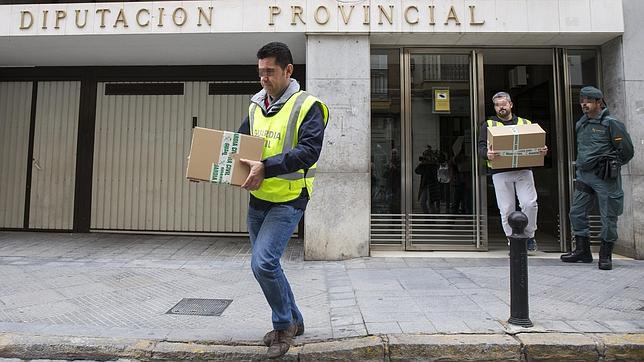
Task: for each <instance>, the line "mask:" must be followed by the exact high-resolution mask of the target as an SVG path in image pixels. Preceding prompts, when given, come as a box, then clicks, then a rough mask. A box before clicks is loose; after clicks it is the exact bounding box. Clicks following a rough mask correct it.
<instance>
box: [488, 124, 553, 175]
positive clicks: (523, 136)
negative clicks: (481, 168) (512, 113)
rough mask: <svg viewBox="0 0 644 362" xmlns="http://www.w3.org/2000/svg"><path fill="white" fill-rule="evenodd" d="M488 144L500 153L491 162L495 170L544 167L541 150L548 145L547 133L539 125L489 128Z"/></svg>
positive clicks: (489, 147)
mask: <svg viewBox="0 0 644 362" xmlns="http://www.w3.org/2000/svg"><path fill="white" fill-rule="evenodd" d="M487 144H488V149H491V150H493V151H495V152H500V155H499V156H497V157H495V158H494V160H492V161H490V167H491V168H493V169H502V168H518V167H533V166H543V156H541V155H539V149H540V148H542V147H543V146H544V145H545V144H546V132H545V131H544V130H543V128H541V126H539V125H538V124H526V125H521V126H503V127H488V128H487Z"/></svg>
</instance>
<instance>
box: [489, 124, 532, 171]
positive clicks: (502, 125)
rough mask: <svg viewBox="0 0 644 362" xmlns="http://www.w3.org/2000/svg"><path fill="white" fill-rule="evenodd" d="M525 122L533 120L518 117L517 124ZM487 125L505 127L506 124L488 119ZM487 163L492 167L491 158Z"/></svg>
mask: <svg viewBox="0 0 644 362" xmlns="http://www.w3.org/2000/svg"><path fill="white" fill-rule="evenodd" d="M524 124H532V122H530V120H527V119H525V118H521V117H517V126H522V125H524ZM487 126H488V127H504V126H505V124H503V122H499V121H495V120H492V119H488V120H487ZM485 163H486V164H487V167H490V160H486V161H485Z"/></svg>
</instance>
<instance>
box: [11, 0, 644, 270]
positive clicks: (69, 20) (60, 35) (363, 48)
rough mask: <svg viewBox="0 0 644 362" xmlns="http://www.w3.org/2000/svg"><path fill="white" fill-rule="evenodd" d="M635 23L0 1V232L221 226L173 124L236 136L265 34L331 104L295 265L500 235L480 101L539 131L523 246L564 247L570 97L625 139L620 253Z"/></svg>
mask: <svg viewBox="0 0 644 362" xmlns="http://www.w3.org/2000/svg"><path fill="white" fill-rule="evenodd" d="M642 15H644V5H642V4H641V3H640V2H639V1H637V0H397V1H382V0H362V1H360V0H307V1H304V0H240V1H237V0H212V1H183V2H174V1H159V2H138V1H130V2H75V1H65V2H60V3H59V2H53V3H52V1H28V0H4V1H3V0H0V132H1V133H0V142H1V144H0V148H1V149H2V153H1V154H0V167H2V169H3V170H4V172H3V173H2V174H1V175H0V205H1V209H0V228H1V229H5V230H63V231H76V232H91V231H108V232H146V233H147V232H155V233H156V232H158V233H207V234H213V233H214V234H221V235H243V234H244V233H245V232H246V226H245V212H246V202H247V197H248V196H247V194H246V193H245V192H243V191H241V190H239V189H237V188H234V187H231V186H218V185H211V184H203V183H202V184H192V183H189V182H187V181H186V180H185V175H184V174H185V166H186V162H185V161H186V156H187V155H188V153H189V144H190V137H191V129H192V127H194V126H195V125H197V126H202V127H210V128H218V129H226V130H236V128H237V126H238V125H239V123H240V121H241V119H242V117H243V115H244V113H245V112H246V109H247V105H248V100H249V97H250V95H251V94H253V93H255V92H256V91H258V90H259V89H260V87H261V86H260V85H259V82H258V76H257V75H256V59H255V53H256V51H257V49H258V48H259V47H260V46H261V45H263V44H265V43H267V42H269V41H282V42H285V43H287V44H288V45H289V46H290V47H291V49H292V51H293V55H294V58H295V63H296V67H295V68H296V73H295V76H294V77H295V78H296V79H298V80H299V81H300V82H301V83H302V85H303V87H304V88H305V89H306V90H308V91H310V92H311V93H313V94H315V95H317V96H319V97H320V98H321V99H323V100H325V102H326V103H327V104H328V105H329V108H330V111H331V119H330V121H329V124H328V127H327V133H326V138H325V148H324V150H323V153H322V156H321V160H320V162H319V167H318V174H317V176H316V191H315V193H314V195H313V202H311V203H310V205H309V207H308V209H307V212H306V216H305V218H304V222H303V227H301V228H300V233H301V234H302V236H303V238H304V245H305V258H306V259H309V260H320V259H322V260H335V259H345V258H351V257H359V256H366V255H369V253H370V251H371V250H405V251H415V250H478V251H486V250H489V249H493V248H495V247H496V246H497V245H498V246H499V247H500V246H501V245H503V243H504V241H503V240H504V237H503V234H502V231H501V228H500V222H499V220H498V210H497V209H496V205H495V198H494V190H493V188H492V187H491V182H489V180H488V178H487V176H486V172H485V165H484V164H483V163H482V162H481V160H480V159H479V158H477V157H476V140H477V138H478V132H479V125H480V124H481V123H482V122H484V121H485V120H486V119H487V116H490V115H492V114H493V108H492V105H491V96H492V95H493V94H494V93H496V92H497V91H500V90H505V91H508V92H509V93H510V94H511V95H512V97H513V101H514V106H515V108H514V110H515V113H517V114H518V115H520V116H522V117H525V118H529V119H531V120H532V121H533V122H536V123H539V124H540V125H541V126H542V128H543V129H544V130H545V131H546V134H547V136H546V144H547V146H548V148H549V150H550V152H549V155H548V156H547V157H546V159H545V164H544V166H543V167H539V168H535V169H534V173H535V181H536V185H537V191H538V195H539V222H538V224H539V230H538V231H537V239H538V240H539V244H540V248H541V249H542V250H546V251H553V252H556V251H565V250H568V249H569V248H570V227H569V222H568V216H567V214H568V210H569V205H570V199H571V194H572V182H573V179H574V158H575V138H574V137H575V136H574V123H575V121H576V120H577V119H578V118H579V116H580V114H581V111H580V109H579V105H578V94H579V93H578V92H579V89H581V88H582V87H583V86H585V85H597V86H599V87H601V88H602V89H603V90H604V91H605V94H606V100H607V103H608V106H609V107H610V109H611V112H612V113H613V114H615V115H617V117H618V118H620V119H622V120H623V121H624V123H625V124H626V126H627V128H628V129H629V131H630V132H631V136H632V138H633V141H634V143H635V146H636V153H635V158H634V159H633V160H632V161H631V163H630V164H629V165H628V166H626V167H624V168H623V169H622V177H623V184H624V192H625V200H626V203H625V207H624V214H623V215H622V216H621V217H620V220H619V234H620V237H619V241H618V244H617V246H616V251H617V252H619V253H622V254H626V255H629V256H634V257H637V258H640V259H641V258H642V257H643V256H644V229H642V227H641V226H640V225H642V224H643V223H642V221H644V215H643V214H642V211H641V210H643V209H644V207H643V206H644V199H642V196H640V195H643V194H644V193H642V192H641V191H642V190H641V189H642V168H644V162H643V159H642V156H641V153H640V152H638V151H640V150H641V147H642V145H643V144H644V141H642V139H643V137H642V132H644V131H641V130H640V128H641V127H638V126H637V125H638V122H639V123H641V122H642V120H643V117H644V100H643V98H642V94H644V92H642V91H643V90H644V82H643V81H644V67H643V66H642V65H641V64H640V62H638V59H640V58H641V57H642V55H644V45H642V44H644V39H642V38H643V37H644V36H642V35H640V32H638V31H637V27H638V25H637V24H638V22H637V20H638V19H639V18H640V17H641V16H642ZM421 160H422V162H421ZM421 180H422V187H423V189H425V190H427V191H426V192H424V193H422V195H419V194H420V192H419V190H420V188H421ZM421 196H422V197H421ZM591 213H592V214H596V211H594V210H593V211H591ZM592 220H593V228H592V229H593V235H596V234H597V233H598V230H599V224H598V223H599V218H598V217H597V216H593V217H592Z"/></svg>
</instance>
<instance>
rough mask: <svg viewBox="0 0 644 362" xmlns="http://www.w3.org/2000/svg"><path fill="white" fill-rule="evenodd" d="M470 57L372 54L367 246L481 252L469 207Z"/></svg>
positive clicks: (473, 187)
mask: <svg viewBox="0 0 644 362" xmlns="http://www.w3.org/2000/svg"><path fill="white" fill-rule="evenodd" d="M476 56H477V55H476V53H474V52H470V51H440V50H424V49H412V50H404V49H402V50H401V49H374V50H372V52H371V111H372V130H371V178H372V180H371V181H372V185H371V191H372V192H371V198H372V203H371V215H372V217H371V244H372V247H378V248H382V247H391V248H395V249H403V250H476V249H478V248H485V247H486V243H485V238H482V237H481V236H482V235H484V234H485V233H483V232H481V231H482V230H483V229H484V225H483V224H482V220H483V216H482V214H481V208H480V207H479V205H478V203H477V202H476V200H478V199H479V197H478V194H479V193H478V190H479V187H478V186H477V183H476V180H477V178H476V174H477V172H476V169H477V167H478V162H477V159H476V152H475V146H476V142H475V136H474V135H475V125H476V122H477V120H476V118H477V117H476V115H477V114H478V111H476V110H475V108H474V105H475V104H477V102H476V96H477V95H476V93H475V92H474V91H473V90H475V89H477V87H476V86H475V83H476V82H475V80H476V78H477V76H476V74H477V68H478V66H477V67H474V66H473V64H478V62H475V61H473V60H474V59H475V58H476ZM477 210H478V211H479V212H477Z"/></svg>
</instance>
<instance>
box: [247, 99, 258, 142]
mask: <svg viewBox="0 0 644 362" xmlns="http://www.w3.org/2000/svg"><path fill="white" fill-rule="evenodd" d="M255 108H257V104H255V103H251V104H250V107H249V109H248V125H249V127H250V128H249V129H250V133H251V134H252V133H253V123H255Z"/></svg>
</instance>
